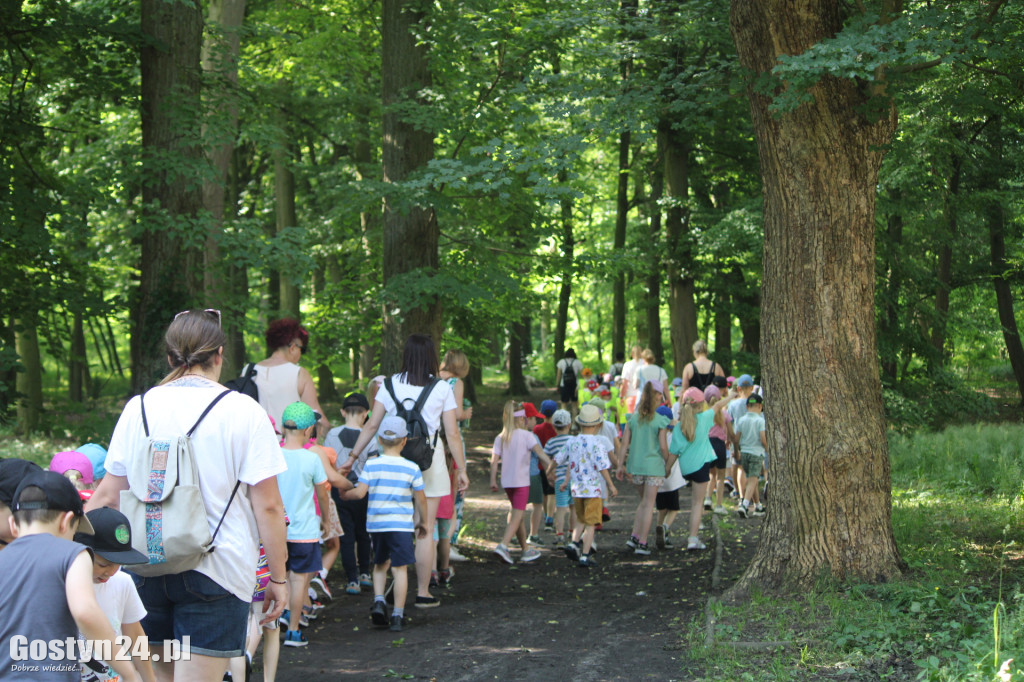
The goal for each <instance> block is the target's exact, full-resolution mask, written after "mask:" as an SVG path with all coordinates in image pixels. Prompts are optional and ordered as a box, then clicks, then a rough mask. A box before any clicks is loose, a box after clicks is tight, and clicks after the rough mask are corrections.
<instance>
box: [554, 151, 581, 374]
mask: <svg viewBox="0 0 1024 682" xmlns="http://www.w3.org/2000/svg"><path fill="white" fill-rule="evenodd" d="M568 178H569V172H568V171H567V170H564V169H563V170H560V171H558V181H559V183H563V182H567V181H568ZM560 203H561V210H562V283H561V285H560V286H559V288H558V311H557V313H556V314H555V363H556V364H557V363H558V361H559V360H561V359H562V358H564V357H565V336H566V330H567V329H568V326H569V302H570V300H571V299H572V276H573V270H574V266H573V251H574V249H575V247H576V242H575V240H574V239H573V225H572V207H573V202H572V199H569V198H563V199H562V200H561V202H560Z"/></svg>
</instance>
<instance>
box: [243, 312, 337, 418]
mask: <svg viewBox="0 0 1024 682" xmlns="http://www.w3.org/2000/svg"><path fill="white" fill-rule="evenodd" d="M264 336H265V338H266V340H267V348H272V349H273V351H272V352H271V354H270V357H269V358H267V359H266V360H264V361H262V362H258V363H256V378H255V379H256V387H257V388H258V389H259V391H260V405H262V406H263V409H265V410H266V411H267V414H269V415H270V416H271V417H272V418H273V419H274V423H276V424H280V423H281V414H282V413H283V412H284V408H286V407H288V406H289V405H291V404H292V403H294V402H296V401H299V400H301V401H302V402H304V403H306V404H307V405H309V406H310V407H312V408H313V411H314V412H316V413H317V414H318V415H320V422H319V425H320V426H319V428H318V429H317V431H318V432H319V433H327V430H328V429H330V428H331V425H330V423H329V422H328V420H327V418H326V417H325V416H324V411H323V409H322V408H321V407H320V401H319V400H318V399H317V395H316V385H314V384H313V377H312V376H311V375H310V373H309V370H307V369H306V368H304V367H299V360H301V359H302V356H303V355H305V354H306V350H307V349H308V348H309V332H307V331H306V329H305V327H303V326H302V325H301V324H299V321H298V320H296V319H293V318H291V317H285V318H283V319H280V320H277V321H275V322H272V323H271V324H270V326H269V327H267V331H266V334H265V335H264Z"/></svg>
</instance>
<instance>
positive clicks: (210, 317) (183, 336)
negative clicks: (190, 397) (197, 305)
mask: <svg viewBox="0 0 1024 682" xmlns="http://www.w3.org/2000/svg"><path fill="white" fill-rule="evenodd" d="M214 312H215V311H205V310H190V311H187V312H184V313H179V314H178V315H177V317H175V318H174V321H173V322H171V326H169V327H168V328H167V333H166V334H164V342H165V343H166V344H167V360H168V362H170V364H171V373H170V374H168V375H167V376H166V377H164V379H163V381H161V382H160V384H161V385H162V384H166V383H168V382H170V381H174V380H175V379H180V378H181V377H182V376H184V375H185V374H186V373H187V372H188V371H189V370H190V369H192V368H193V367H201V368H202V369H204V370H209V369H210V368H211V367H212V366H213V359H214V358H215V357H216V356H217V353H218V352H219V351H220V349H221V348H223V346H224V344H225V343H226V342H227V337H226V336H225V335H224V330H223V329H221V327H220V313H219V312H217V313H216V314H214Z"/></svg>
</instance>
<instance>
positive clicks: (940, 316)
mask: <svg viewBox="0 0 1024 682" xmlns="http://www.w3.org/2000/svg"><path fill="white" fill-rule="evenodd" d="M962 167H963V162H962V160H961V159H960V157H959V156H957V155H954V156H953V167H952V171H951V173H950V176H949V182H948V183H947V184H946V196H945V207H944V213H945V216H944V217H945V221H946V229H945V231H944V232H941V233H940V235H939V262H938V264H937V265H936V267H935V280H936V283H935V322H934V323H933V324H932V334H931V344H932V348H933V349H934V351H935V352H934V354H933V356H932V358H931V362H930V363H929V364H930V365H932V366H933V367H935V366H938V367H941V366H943V365H945V364H946V321H947V320H948V319H949V292H950V290H951V289H952V285H953V240H954V239H956V236H957V233H958V231H959V227H958V223H959V210H960V206H959V201H960V171H961V168H962Z"/></svg>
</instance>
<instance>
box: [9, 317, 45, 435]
mask: <svg viewBox="0 0 1024 682" xmlns="http://www.w3.org/2000/svg"><path fill="white" fill-rule="evenodd" d="M36 324H37V321H36V320H35V319H31V320H30V319H25V320H18V321H17V322H15V324H14V327H15V330H16V331H15V335H16V336H15V350H16V351H17V353H18V361H19V362H21V366H22V367H24V369H25V371H23V372H18V376H17V379H16V380H15V389H16V390H17V391H18V393H19V394H20V397H19V399H18V410H17V414H18V431H19V432H20V433H21V434H22V435H28V434H30V433H33V432H34V431H36V430H37V429H38V428H39V421H40V418H41V417H42V414H43V363H42V358H41V357H40V353H39V334H38V332H37V331H36Z"/></svg>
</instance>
